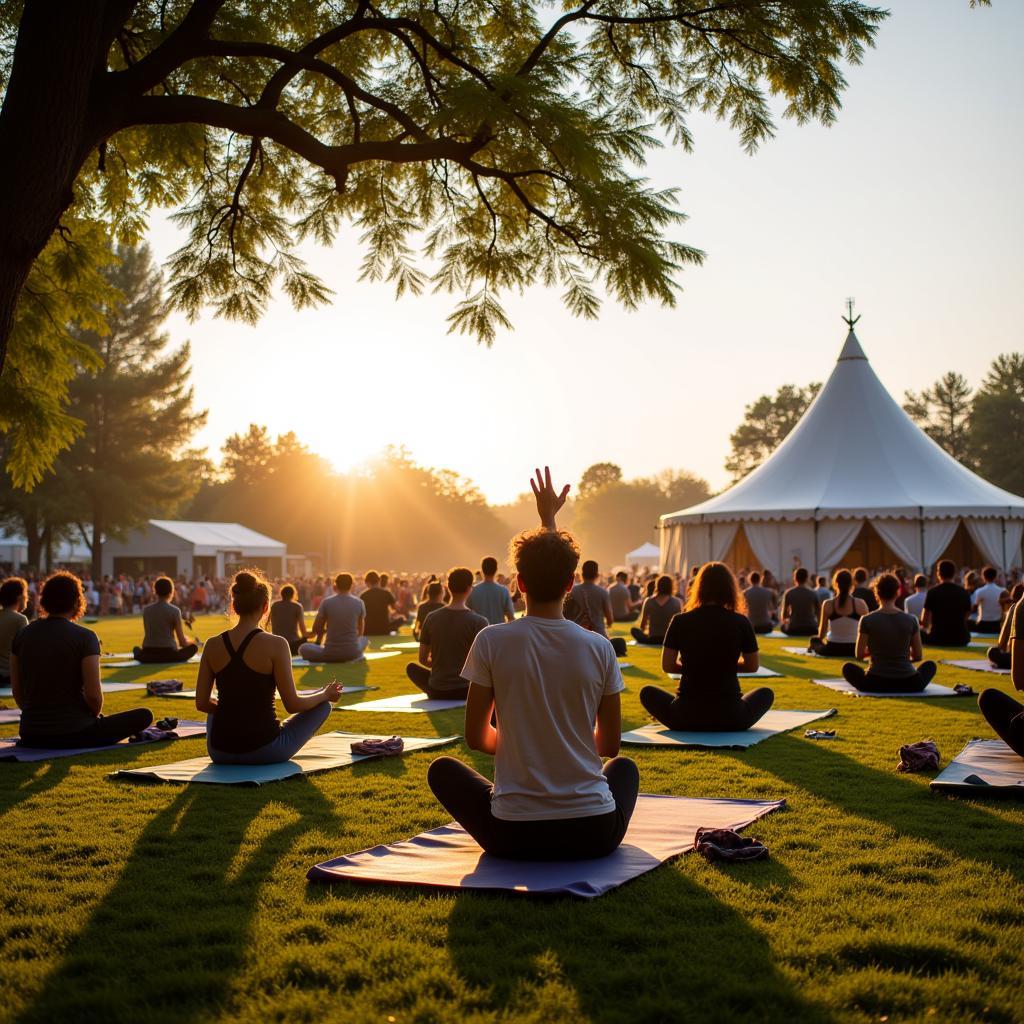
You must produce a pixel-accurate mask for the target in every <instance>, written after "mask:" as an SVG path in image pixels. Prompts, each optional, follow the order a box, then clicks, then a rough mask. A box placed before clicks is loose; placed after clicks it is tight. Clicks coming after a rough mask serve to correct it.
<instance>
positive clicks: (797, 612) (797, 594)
mask: <svg viewBox="0 0 1024 1024" xmlns="http://www.w3.org/2000/svg"><path fill="white" fill-rule="evenodd" d="M808 575H809V574H808V572H807V570H806V569H805V568H803V566H801V567H800V568H799V569H797V570H796V571H795V572H794V573H793V586H791V587H790V588H789V590H787V591H786V592H785V593H784V594H783V595H782V621H781V622H780V623H779V629H780V630H781V631H782V632H783V633H785V634H786V635H787V636H814V634H815V633H817V632H818V610H819V601H818V595H817V594H816V593H815V592H814V591H813V590H812V589H811V588H810V587H809V586H808V585H807V579H808Z"/></svg>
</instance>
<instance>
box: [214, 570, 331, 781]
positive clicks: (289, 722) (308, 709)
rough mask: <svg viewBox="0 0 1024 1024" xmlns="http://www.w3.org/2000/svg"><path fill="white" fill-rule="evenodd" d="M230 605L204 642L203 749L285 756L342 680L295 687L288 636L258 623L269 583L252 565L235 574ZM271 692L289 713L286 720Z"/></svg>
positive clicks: (263, 759) (259, 757)
mask: <svg viewBox="0 0 1024 1024" xmlns="http://www.w3.org/2000/svg"><path fill="white" fill-rule="evenodd" d="M231 607H232V610H233V611H234V613H235V614H236V615H237V616H238V622H237V624H236V625H235V626H233V627H232V628H231V629H229V630H226V631H225V632H223V633H221V634H220V635H219V636H215V637H213V638H212V639H211V640H209V641H208V642H207V643H206V645H205V647H204V648H203V659H202V661H201V662H200V663H199V676H198V678H197V680H196V707H197V708H198V709H199V710H200V711H205V712H206V714H207V716H208V717H207V721H206V751H207V753H208V754H209V755H210V760H211V761H213V762H214V763H216V764H278V763H279V762H281V761H289V760H291V758H293V757H294V756H295V755H296V754H297V753H298V752H299V750H301V749H302V748H303V747H304V746H305V745H306V744H307V743H308V742H309V741H310V740H311V739H312V738H313V736H314V735H315V734H316V732H317V730H318V729H319V728H320V726H322V725H323V724H324V722H326V721H327V719H328V717H329V716H330V713H331V705H332V704H334V703H336V702H337V701H338V700H339V699H340V697H341V684H340V683H336V682H332V683H328V684H327V685H326V686H325V687H324V688H323V689H322V690H320V691H318V692H316V693H312V694H308V695H306V696H302V697H300V696H299V694H298V693H297V692H296V689H295V679H294V678H293V676H292V652H291V649H290V648H289V647H288V641H287V640H285V639H284V637H280V636H274V634H273V633H265V632H264V631H263V629H262V628H261V626H260V623H262V622H264V621H265V620H266V617H267V612H268V611H269V609H270V584H269V583H267V581H266V580H265V579H264V578H263V577H262V576H261V575H260V574H259V573H258V572H257V571H256V570H252V571H250V572H239V573H236V574H235V578H234V581H233V582H232V584H231ZM214 686H216V687H217V696H216V697H214V696H213V688H214ZM275 691H276V692H277V693H279V694H280V695H281V702H282V703H283V704H284V708H285V711H288V712H291V715H292V717H291V718H288V719H286V720H285V721H284V722H280V721H278V718H277V709H276V707H275V706H274V695H275Z"/></svg>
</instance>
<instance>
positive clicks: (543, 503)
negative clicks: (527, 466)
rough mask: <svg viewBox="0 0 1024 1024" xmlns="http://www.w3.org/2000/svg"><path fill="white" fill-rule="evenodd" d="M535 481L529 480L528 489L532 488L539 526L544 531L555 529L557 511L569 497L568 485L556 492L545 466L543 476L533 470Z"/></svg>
mask: <svg viewBox="0 0 1024 1024" xmlns="http://www.w3.org/2000/svg"><path fill="white" fill-rule="evenodd" d="M534 472H535V473H536V474H537V476H536V479H531V480H530V487H531V488H533V496H534V498H536V499H537V514H538V515H539V516H540V525H541V526H543V527H544V529H546V530H554V529H557V527H556V526H555V516H556V515H557V514H558V510H559V509H560V508H561V507H562V506H563V505H564V504H565V499H566V498H567V497H568V496H569V485H568V484H566V485H565V486H564V487H563V488H562V490H561V491H556V490H555V488H554V486H553V485H552V483H551V470H550V469H549V468H548V467H547V466H545V467H544V474H543V476H542V475H541V471H540V470H539V469H535V470H534Z"/></svg>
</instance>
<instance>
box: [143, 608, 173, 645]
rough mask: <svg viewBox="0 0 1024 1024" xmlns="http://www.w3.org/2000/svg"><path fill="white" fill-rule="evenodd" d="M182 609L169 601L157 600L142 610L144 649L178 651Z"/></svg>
mask: <svg viewBox="0 0 1024 1024" xmlns="http://www.w3.org/2000/svg"><path fill="white" fill-rule="evenodd" d="M180 628H182V622H181V609H180V608H178V606H177V605H175V604H171V602H170V601H169V600H166V599H164V600H157V601H154V602H153V603H152V604H149V605H146V607H145V608H143V609H142V629H143V640H142V647H143V649H147V648H152V649H153V650H158V651H163V650H169V651H176V650H177V649H178V641H177V636H176V633H177V630H178V629H180Z"/></svg>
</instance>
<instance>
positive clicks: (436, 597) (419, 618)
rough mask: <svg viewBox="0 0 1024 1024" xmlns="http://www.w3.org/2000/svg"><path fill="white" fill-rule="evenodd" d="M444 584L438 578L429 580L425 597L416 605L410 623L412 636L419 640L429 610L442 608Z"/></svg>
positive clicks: (434, 610) (443, 604) (443, 605)
mask: <svg viewBox="0 0 1024 1024" xmlns="http://www.w3.org/2000/svg"><path fill="white" fill-rule="evenodd" d="M444 607H445V603H444V584H443V583H442V582H441V581H440V580H431V581H430V582H429V583H428V584H427V599H426V600H425V601H423V602H421V603H420V604H419V605H417V607H416V619H415V621H414V622H413V624H412V638H413V639H414V640H419V638H420V635H421V634H422V632H423V623H424V622H426V621H427V616H428V615H430V613H431V612H436V611H437V610H438V608H444Z"/></svg>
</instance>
